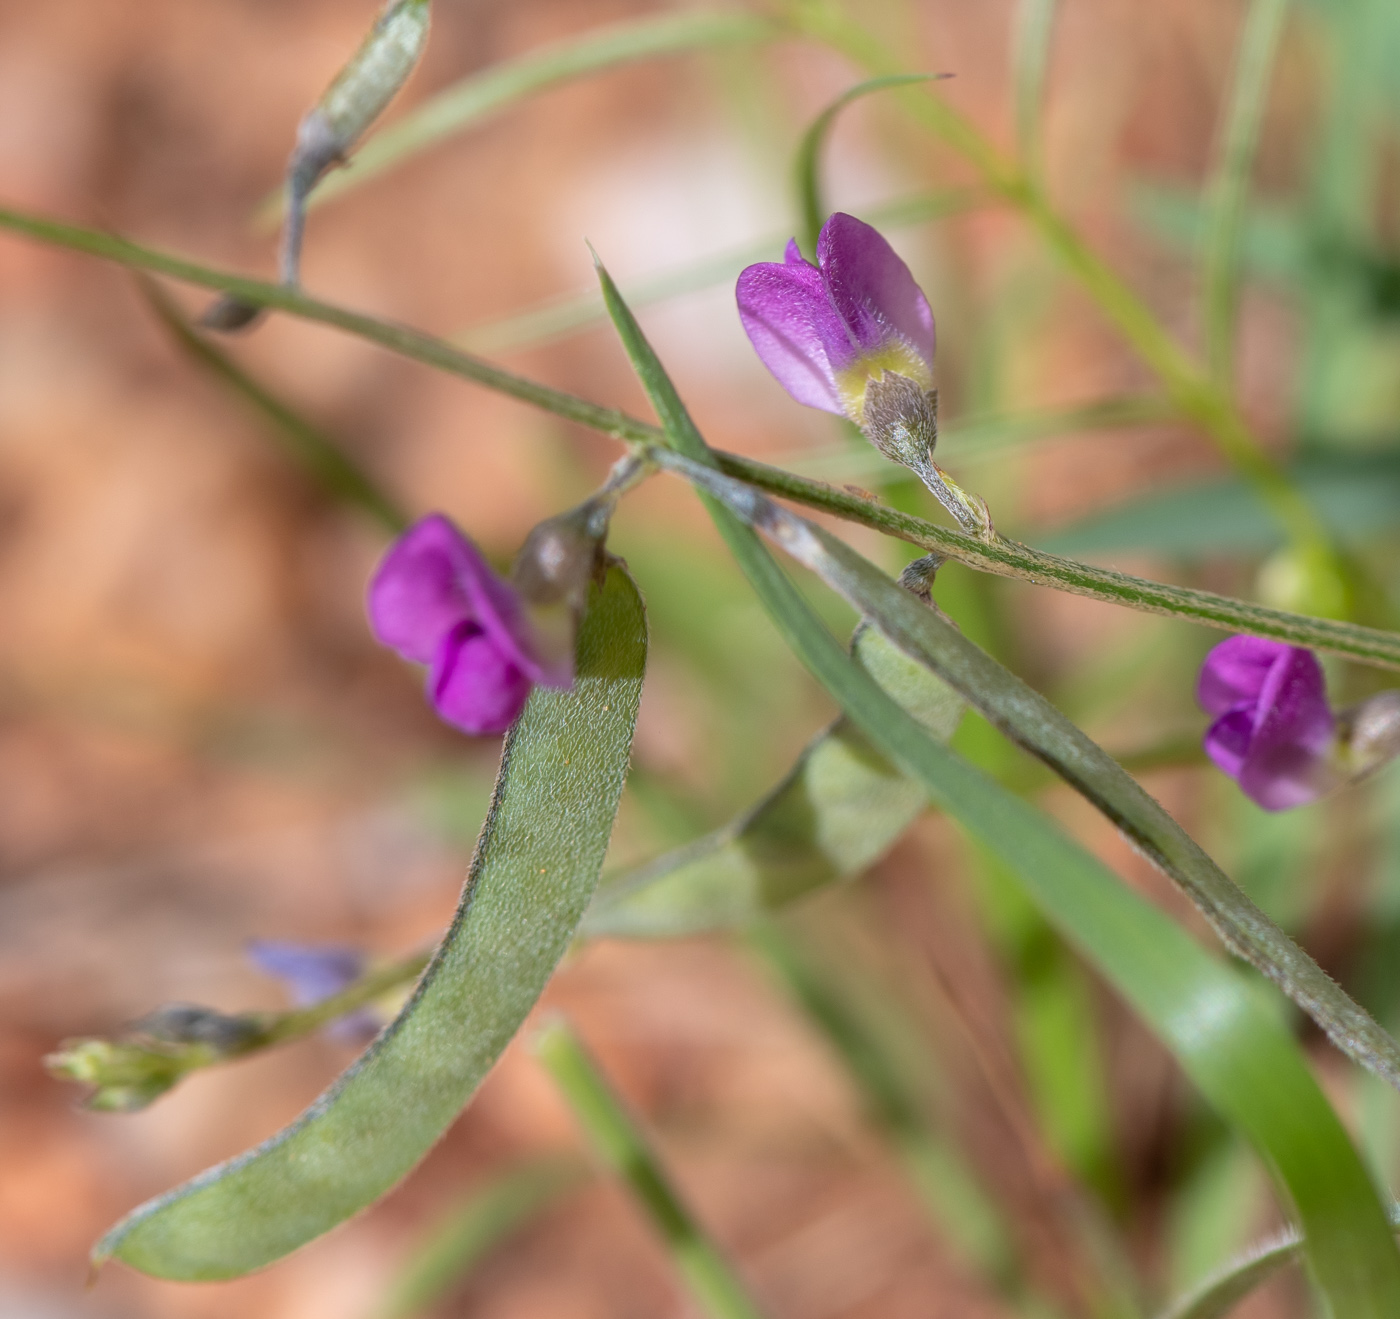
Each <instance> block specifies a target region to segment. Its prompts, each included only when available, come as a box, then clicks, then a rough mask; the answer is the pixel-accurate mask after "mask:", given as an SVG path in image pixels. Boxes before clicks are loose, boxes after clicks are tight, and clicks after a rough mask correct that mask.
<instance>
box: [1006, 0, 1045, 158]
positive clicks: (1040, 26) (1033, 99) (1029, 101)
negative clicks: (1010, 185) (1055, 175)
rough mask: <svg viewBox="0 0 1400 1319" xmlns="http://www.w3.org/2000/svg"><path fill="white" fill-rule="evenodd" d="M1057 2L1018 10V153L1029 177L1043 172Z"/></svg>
mask: <svg viewBox="0 0 1400 1319" xmlns="http://www.w3.org/2000/svg"><path fill="white" fill-rule="evenodd" d="M1055 9H1056V0H1020V4H1018V5H1017V7H1016V27H1015V45H1014V47H1013V50H1012V60H1011V63H1012V76H1013V79H1014V81H1015V84H1016V153H1017V155H1018V156H1019V157H1020V160H1021V168H1022V169H1023V170H1025V172H1026V175H1027V177H1028V178H1031V179H1033V180H1036V181H1039V179H1040V176H1041V174H1042V172H1043V162H1042V155H1043V145H1044V144H1043V142H1042V140H1041V139H1042V132H1041V119H1042V115H1043V110H1044V105H1043V102H1044V100H1045V73H1046V70H1047V68H1048V67H1049V64H1050V38H1051V35H1052V34H1053V33H1054V30H1055Z"/></svg>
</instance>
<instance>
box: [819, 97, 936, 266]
mask: <svg viewBox="0 0 1400 1319" xmlns="http://www.w3.org/2000/svg"><path fill="white" fill-rule="evenodd" d="M947 76H948V75H947V74H942V73H895V74H889V75H887V76H886V77H883V78H871V79H869V80H868V81H867V82H862V83H857V84H856V85H855V86H854V87H851V88H849V89H848V90H847V91H844V92H842V93H841V95H840V96H838V97H837V98H836V99H835V100H834V101H832V102H831V104H830V105H828V106H827V107H826V109H825V110H823V111H822V112H821V114H819V115H818V116H817V117H816V118H815V119H814V120H812V122H811V124H810V126H809V127H808V129H807V131H806V132H805V133H803V135H802V140H801V142H799V143H798V145H797V155H796V157H795V159H794V161H793V176H794V180H795V182H796V185H797V207H798V215H799V216H800V217H801V226H802V243H801V247H802V251H803V252H804V253H805V254H806V255H807V257H808V258H809V259H815V257H816V252H817V234H818V233H820V232H821V227H822V225H823V224H824V223H825V221H826V215H827V212H826V203H825V201H824V200H823V197H822V186H821V157H822V148H823V147H824V146H825V145H826V139H827V135H828V134H829V133H830V132H831V127H832V125H833V124H834V123H835V122H836V117H837V115H839V114H840V113H841V111H842V110H844V109H845V108H846V107H847V106H848V105H850V104H851V102H852V101H858V100H860V98H861V97H862V96H869V95H870V94H871V93H872V92H881V91H884V90H885V89H886V88H887V87H905V86H908V85H909V84H910V83H915V82H928V81H930V80H931V79H934V78H944V77H947Z"/></svg>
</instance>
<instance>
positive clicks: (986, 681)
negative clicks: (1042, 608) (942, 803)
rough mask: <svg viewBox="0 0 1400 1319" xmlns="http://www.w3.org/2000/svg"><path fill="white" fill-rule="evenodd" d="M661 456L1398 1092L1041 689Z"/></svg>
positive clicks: (721, 486)
mask: <svg viewBox="0 0 1400 1319" xmlns="http://www.w3.org/2000/svg"><path fill="white" fill-rule="evenodd" d="M659 461H661V462H662V463H663V465H666V466H669V467H672V468H674V469H675V470H677V471H679V472H681V474H682V475H684V476H685V477H686V478H687V479H688V480H689V481H691V483H692V484H694V485H696V486H698V487H699V488H700V489H702V490H706V491H708V492H709V493H710V494H711V496H713V497H718V498H721V499H724V500H725V502H726V503H727V504H728V505H729V506H730V507H731V508H735V509H745V510H747V511H746V512H745V513H744V514H743V516H745V517H746V518H751V519H752V521H753V523H754V525H756V526H758V527H760V528H761V529H762V530H764V531H765V532H766V533H767V534H768V535H770V536H772V537H773V538H774V539H775V540H777V541H778V542H779V543H780V544H781V545H782V546H783V548H784V549H786V550H787V552H788V553H789V554H791V555H792V556H793V557H794V558H796V559H797V560H798V561H799V562H800V563H802V564H804V565H805V566H806V567H808V568H810V569H812V570H813V571H814V572H816V573H817V574H819V575H820V576H821V577H822V579H823V580H824V581H825V582H826V583H827V584H828V585H829V586H831V587H832V588H833V589H835V590H836V591H838V592H839V593H840V594H841V595H843V596H844V597H845V598H846V599H847V600H848V601H849V602H850V603H851V604H852V605H854V606H855V607H856V608H857V609H859V610H860V611H861V613H862V614H863V615H864V616H865V617H866V618H867V619H868V620H869V621H870V622H871V623H872V624H873V625H874V626H876V627H878V628H879V629H880V630H881V631H882V632H883V633H884V634H885V635H886V636H887V637H888V638H889V639H890V640H891V641H892V642H893V643H894V644H895V645H896V646H898V647H899V649H900V650H902V651H903V652H904V653H905V654H906V655H908V656H909V657H910V658H911V659H915V660H917V661H918V662H919V663H922V664H925V665H927V666H928V667H929V669H930V670H932V671H933V672H934V673H936V674H938V676H939V677H941V678H943V679H944V680H945V681H946V682H948V683H949V684H950V685H951V686H952V687H954V688H956V689H957V690H958V691H960V692H961V693H962V694H963V695H964V696H966V697H967V699H968V700H969V701H970V702H971V703H972V705H973V706H974V707H975V708H976V709H978V710H979V711H980V712H981V713H982V714H983V715H984V716H985V717H986V718H987V720H988V721H989V722H990V723H992V724H993V725H995V726H996V727H997V728H998V729H1000V730H1001V732H1002V733H1004V734H1005V735H1006V736H1007V737H1009V738H1010V739H1011V740H1012V741H1014V742H1016V743H1018V744H1019V745H1020V746H1022V747H1023V748H1024V749H1025V750H1027V751H1029V752H1030V753H1031V754H1032V755H1034V756H1035V757H1037V758H1038V759H1039V760H1041V761H1042V762H1043V763H1044V764H1046V765H1048V766H1049V767H1050V768H1051V769H1052V770H1054V772H1055V773H1056V774H1058V775H1059V776H1060V777H1061V778H1062V779H1064V780H1065V782H1067V783H1068V784H1069V785H1070V786H1071V787H1072V788H1074V789H1075V791H1076V792H1078V793H1079V794H1080V795H1081V796H1082V797H1084V798H1085V799H1086V800H1087V801H1088V802H1090V803H1091V804H1092V805H1093V806H1094V807H1095V808H1096V809H1097V810H1098V811H1100V812H1101V813H1102V814H1103V815H1105V816H1106V817H1107V818H1108V819H1109V820H1111V821H1112V822H1113V823H1114V825H1115V826H1116V827H1117V828H1118V829H1119V830H1120V831H1121V832H1122V833H1123V835H1124V836H1125V837H1126V838H1127V839H1128V841H1129V842H1131V843H1132V844H1133V845H1134V847H1136V848H1137V849H1138V850H1139V851H1140V852H1141V853H1142V854H1143V855H1145V856H1146V857H1147V858H1148V860H1150V861H1151V862H1152V863H1153V864H1154V865H1155V866H1157V868H1158V869H1159V870H1161V871H1162V873H1163V874H1165V875H1167V876H1168V877H1169V878H1170V879H1171V880H1172V881H1173V882H1174V883H1175V884H1176V885H1177V886H1178V887H1179V888H1180V889H1181V890H1182V892H1184V893H1185V894H1186V896H1187V897H1189V898H1190V899H1191V901H1192V902H1193V903H1194V904H1195V905H1196V907H1197V908H1198V909H1199V910H1200V912H1201V913H1202V914H1203V915H1204V916H1205V918H1206V919H1207V920H1208V921H1209V922H1210V923H1211V926H1212V928H1213V929H1214V930H1215V931H1216V933H1217V934H1218V935H1220V937H1221V939H1222V940H1224V942H1225V943H1226V945H1227V946H1228V947H1229V948H1230V949H1231V950H1232V951H1233V952H1235V953H1236V955H1238V956H1239V957H1242V958H1244V959H1245V960H1246V961H1248V962H1249V963H1250V964H1251V965H1252V966H1254V967H1255V968H1256V969H1257V970H1258V971H1260V972H1262V973H1263V974H1264V975H1266V976H1268V977H1269V979H1271V980H1273V981H1274V983H1275V984H1277V985H1279V986H1280V987H1281V988H1282V989H1283V990H1284V992H1285V993H1287V994H1288V996H1289V997H1290V998H1291V999H1293V1001H1294V1002H1295V1003H1297V1004H1298V1005H1299V1006H1300V1007H1301V1008H1303V1010H1304V1011H1305V1012H1307V1013H1308V1015H1309V1016H1310V1017H1311V1018H1312V1019H1313V1020H1314V1021H1315V1022H1316V1023H1317V1024H1318V1025H1319V1026H1320V1027H1322V1029H1323V1030H1324V1031H1325V1032H1326V1034H1327V1037H1328V1038H1329V1039H1330V1040H1331V1041H1332V1043H1333V1044H1335V1045H1336V1046H1337V1048H1339V1049H1340V1050H1342V1052H1344V1053H1346V1054H1347V1055H1348V1056H1349V1057H1351V1058H1352V1059H1354V1060H1355V1061H1356V1062H1359V1063H1360V1064H1361V1065H1362V1066H1363V1067H1366V1068H1367V1069H1369V1070H1370V1071H1373V1072H1375V1073H1376V1074H1377V1075H1380V1076H1383V1077H1385V1078H1386V1080H1388V1081H1389V1082H1390V1084H1391V1085H1393V1086H1395V1087H1396V1088H1397V1089H1400V1044H1397V1043H1396V1041H1395V1040H1394V1039H1393V1038H1392V1037H1391V1036H1390V1035H1389V1034H1388V1033H1387V1032H1386V1031H1385V1030H1384V1029H1383V1028H1382V1027H1381V1026H1380V1025H1379V1024H1378V1023H1377V1022H1376V1021H1375V1020H1374V1019H1373V1018H1372V1017H1371V1016H1370V1015H1369V1014H1368V1013H1367V1012H1366V1011H1365V1009H1364V1008H1362V1007H1361V1006H1360V1005H1359V1004H1358V1003H1356V1002H1355V1001H1354V1000H1353V999H1351V998H1350V997H1348V995H1347V994H1345V993H1344V992H1343V991H1342V990H1341V988H1340V987H1339V986H1338V985H1337V984H1336V982H1335V981H1333V980H1332V979H1331V977H1330V976H1328V975H1327V973H1326V972H1325V971H1323V970H1322V968H1321V967H1320V966H1318V965H1317V963H1316V962H1314V961H1313V960H1312V958H1310V957H1309V956H1308V955H1307V953H1305V952H1304V951H1303V950H1302V949H1301V948H1299V947H1298V945H1297V944H1295V943H1294V942H1293V941H1292V940H1291V939H1290V938H1289V937H1288V936H1287V935H1286V934H1285V933H1284V932H1283V931H1282V930H1281V929H1279V928H1278V926H1277V925H1275V924H1274V923H1273V921H1271V920H1270V919H1269V918H1268V916H1266V915H1265V914H1264V912H1262V911H1260V910H1259V908H1258V907H1256V906H1255V905H1254V903H1253V902H1251V901H1250V899H1249V898H1248V897H1247V896H1246V895H1245V894H1244V893H1243V891H1241V890H1240V889H1239V888H1238V887H1237V886H1236V885H1235V884H1234V883H1233V881H1231V879H1230V878H1229V876H1228V875H1226V874H1225V873H1224V871H1222V870H1221V869H1220V868H1219V867H1218V866H1217V865H1216V864H1215V862H1214V861H1212V860H1211V858H1210V857H1209V856H1208V855H1207V854H1206V853H1205V852H1204V851H1203V850H1202V848H1201V847H1200V846H1199V845H1198V844H1197V843H1196V842H1195V840H1194V839H1192V838H1191V836H1190V835H1189V834H1187V833H1186V831H1185V830H1184V829H1182V828H1181V826H1180V825H1179V824H1177V823H1176V821H1175V820H1174V819H1172V817H1171V816H1170V815H1169V814H1168V813H1167V811H1166V810H1165V809H1164V808H1163V807H1162V806H1161V804H1160V803H1158V802H1157V801H1156V799H1155V798H1153V797H1152V796H1150V795H1149V794H1148V793H1147V792H1146V791H1145V790H1144V789H1143V788H1142V787H1140V786H1139V784H1138V783H1137V782H1136V780H1134V779H1133V778H1132V777H1131V776H1129V775H1128V774H1127V773H1126V772H1125V771H1124V770H1123V768H1122V767H1121V766H1120V765H1119V764H1118V763H1117V762H1116V761H1115V760H1114V759H1113V758H1112V757H1111V756H1110V755H1108V754H1107V753H1106V752H1105V751H1103V750H1102V749H1101V748H1100V747H1099V746H1098V745H1097V744H1096V743H1095V742H1093V741H1092V740H1090V739H1089V738H1088V737H1086V736H1085V735H1084V734H1083V733H1082V732H1081V731H1080V730H1079V729H1078V728H1077V727H1076V726H1075V725H1074V724H1073V723H1071V722H1070V720H1068V719H1067V718H1065V716H1064V715H1062V714H1061V713H1060V712H1059V711H1058V710H1057V709H1055V707H1054V706H1053V705H1051V704H1050V702H1049V701H1047V700H1046V699H1045V698H1044V697H1043V696H1041V695H1040V694H1039V693H1038V692H1036V691H1034V690H1033V689H1032V688H1030V687H1029V686H1027V685H1026V684H1025V683H1024V682H1022V681H1021V679H1020V678H1018V677H1016V675H1015V674H1013V673H1011V672H1010V671H1009V670H1008V669H1005V668H1003V667H1002V666H1001V665H1000V664H998V663H997V662H996V661H995V660H994V659H992V657H991V656H990V655H988V654H987V653H986V652H985V651H983V650H982V649H981V648H980V647H979V646H977V645H975V644H974V643H973V642H971V641H969V640H968V639H967V638H966V637H964V636H963V635H962V633H961V632H959V631H958V629H957V628H956V627H955V626H954V625H953V624H952V623H950V622H948V621H947V620H945V619H943V618H941V617H940V616H939V615H938V614H937V613H936V612H935V611H933V610H928V609H924V608H923V607H922V606H921V605H920V604H919V603H918V601H917V600H916V599H915V598H914V597H913V596H912V595H911V594H910V592H908V591H906V590H904V589H903V588H901V587H900V586H898V585H897V584H896V583H895V582H893V581H891V580H890V578H888V577H886V576H885V574H884V573H882V572H881V571H880V570H879V569H878V568H876V567H875V565H874V564H872V563H870V562H868V561H867V560H866V559H864V558H862V557H861V556H860V555H859V554H857V553H856V552H855V551H854V550H852V549H851V548H850V546H848V545H846V544H845V542H844V541H841V540H838V539H837V538H836V537H834V536H832V535H830V534H828V533H826V532H824V531H823V530H822V529H821V528H819V527H816V526H814V525H812V524H810V523H806V522H804V521H802V519H800V518H797V517H794V516H793V515H792V514H789V513H785V512H783V511H782V510H781V509H779V508H778V507H777V506H776V505H774V504H771V503H768V501H766V500H764V501H762V504H761V505H760V504H759V503H758V502H756V498H755V496H754V494H753V493H752V492H751V491H747V490H745V489H744V488H743V487H742V486H739V485H738V484H737V483H733V482H727V481H726V480H725V478H723V477H717V476H716V475H714V474H713V473H712V472H711V471H709V470H707V469H705V468H703V467H700V466H699V465H698V464H696V463H693V462H691V461H689V460H688V459H684V458H676V457H674V456H672V455H666V456H663V457H661V458H660V459H659Z"/></svg>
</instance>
